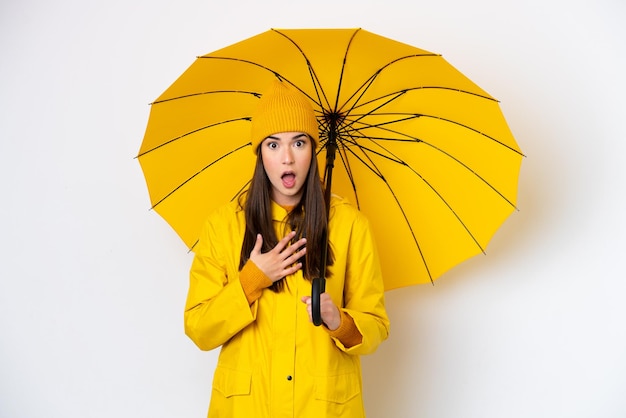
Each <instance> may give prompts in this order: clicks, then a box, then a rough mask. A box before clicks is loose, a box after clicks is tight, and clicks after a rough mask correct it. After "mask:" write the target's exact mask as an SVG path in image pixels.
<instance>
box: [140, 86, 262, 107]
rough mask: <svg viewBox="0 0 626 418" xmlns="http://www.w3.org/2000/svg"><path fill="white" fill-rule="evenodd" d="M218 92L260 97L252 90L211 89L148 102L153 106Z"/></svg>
mask: <svg viewBox="0 0 626 418" xmlns="http://www.w3.org/2000/svg"><path fill="white" fill-rule="evenodd" d="M220 93H237V94H251V95H253V96H255V97H257V98H258V97H260V96H261V95H260V94H259V93H255V92H253V91H245V90H212V91H199V92H196V93H190V94H183V95H182V96H176V97H170V98H169V99H163V100H155V101H154V102H152V103H150V106H153V105H155V104H161V103H166V102H171V101H174V100H180V99H188V98H190V97H196V96H204V95H207V94H220Z"/></svg>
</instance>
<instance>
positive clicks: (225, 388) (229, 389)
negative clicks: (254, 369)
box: [213, 365, 252, 398]
mask: <svg viewBox="0 0 626 418" xmlns="http://www.w3.org/2000/svg"><path fill="white" fill-rule="evenodd" d="M251 382H252V373H250V372H247V371H243V370H235V369H231V368H228V367H224V366H219V365H218V366H217V367H216V368H215V375H214V376H213V389H215V390H217V391H218V392H220V393H221V394H222V395H224V396H225V397H227V398H228V397H230V396H235V395H249V394H250V386H251Z"/></svg>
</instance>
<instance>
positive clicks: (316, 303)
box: [311, 277, 326, 327]
mask: <svg viewBox="0 0 626 418" xmlns="http://www.w3.org/2000/svg"><path fill="white" fill-rule="evenodd" d="M325 291H326V279H325V278H323V277H316V278H314V279H313V282H312V283H311V316H312V317H313V325H315V326H316V327H319V326H320V325H322V322H323V321H322V313H321V310H320V308H321V307H320V296H321V295H322V293H324V292H325Z"/></svg>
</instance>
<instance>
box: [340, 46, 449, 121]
mask: <svg viewBox="0 0 626 418" xmlns="http://www.w3.org/2000/svg"><path fill="white" fill-rule="evenodd" d="M440 56H441V55H440V54H434V53H432V52H428V53H425V54H412V55H406V56H403V57H398V58H396V59H395V60H393V61H390V62H388V63H386V64H385V65H383V66H382V67H380V68H379V69H377V70H376V71H375V72H374V74H372V75H371V76H370V77H369V78H368V79H367V80H365V81H364V82H363V84H361V86H360V87H359V88H357V89H356V90H355V91H354V93H352V95H351V96H350V97H349V98H348V99H347V100H346V101H345V103H349V102H350V101H352V99H354V98H355V97H356V96H357V95H358V96H359V97H358V98H357V99H355V100H354V103H353V105H352V106H351V108H350V109H349V110H348V111H345V112H344V113H350V112H351V110H352V109H354V108H355V107H356V106H357V105H358V103H359V101H360V100H361V98H362V97H363V95H364V94H365V93H366V92H367V90H368V89H369V87H370V86H371V85H372V84H373V83H374V81H375V80H376V78H377V77H378V76H379V75H380V73H381V72H382V71H383V70H385V69H386V68H387V67H389V66H390V65H392V64H394V63H396V62H398V61H402V60H405V59H410V58H427V57H440ZM359 92H360V94H359ZM383 97H384V96H383ZM340 111H343V106H342V107H341V109H340Z"/></svg>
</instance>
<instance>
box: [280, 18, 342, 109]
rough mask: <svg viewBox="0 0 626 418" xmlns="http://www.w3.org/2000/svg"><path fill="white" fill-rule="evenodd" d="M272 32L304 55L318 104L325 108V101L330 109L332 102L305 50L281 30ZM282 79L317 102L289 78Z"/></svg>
mask: <svg viewBox="0 0 626 418" xmlns="http://www.w3.org/2000/svg"><path fill="white" fill-rule="evenodd" d="M272 31H274V32H276V33H277V34H279V35H281V36H282V37H284V38H285V39H287V40H288V41H289V42H291V44H292V45H293V46H294V47H295V48H296V49H297V50H298V52H300V55H302V57H303V58H304V60H305V61H306V66H307V68H308V71H309V75H310V76H311V82H312V83H313V86H314V88H315V94H316V95H317V102H316V104H317V105H318V106H320V107H321V108H323V106H322V100H323V101H324V102H325V103H326V106H327V107H329V108H330V101H329V100H328V96H327V95H326V92H325V91H324V89H323V88H322V84H321V83H320V80H319V77H318V76H317V73H316V72H315V69H313V66H312V65H311V61H309V57H307V55H306V54H305V52H304V50H303V49H302V48H301V47H300V45H298V43H297V42H296V41H295V40H294V39H293V38H291V37H289V36H288V35H287V34H286V33H284V32H281V31H280V30H277V29H272ZM344 64H345V63H344ZM274 74H277V75H278V73H276V72H274ZM280 78H282V79H283V80H285V81H287V82H289V84H291V85H292V86H293V87H294V88H296V89H298V90H299V91H300V92H301V93H302V94H304V95H305V96H307V97H308V98H309V99H311V100H312V101H314V102H315V100H314V99H313V98H312V97H311V96H309V95H308V94H307V93H306V92H304V91H302V89H301V88H300V87H299V86H297V85H296V84H294V83H293V82H292V81H289V80H288V79H287V78H285V77H282V76H280Z"/></svg>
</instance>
